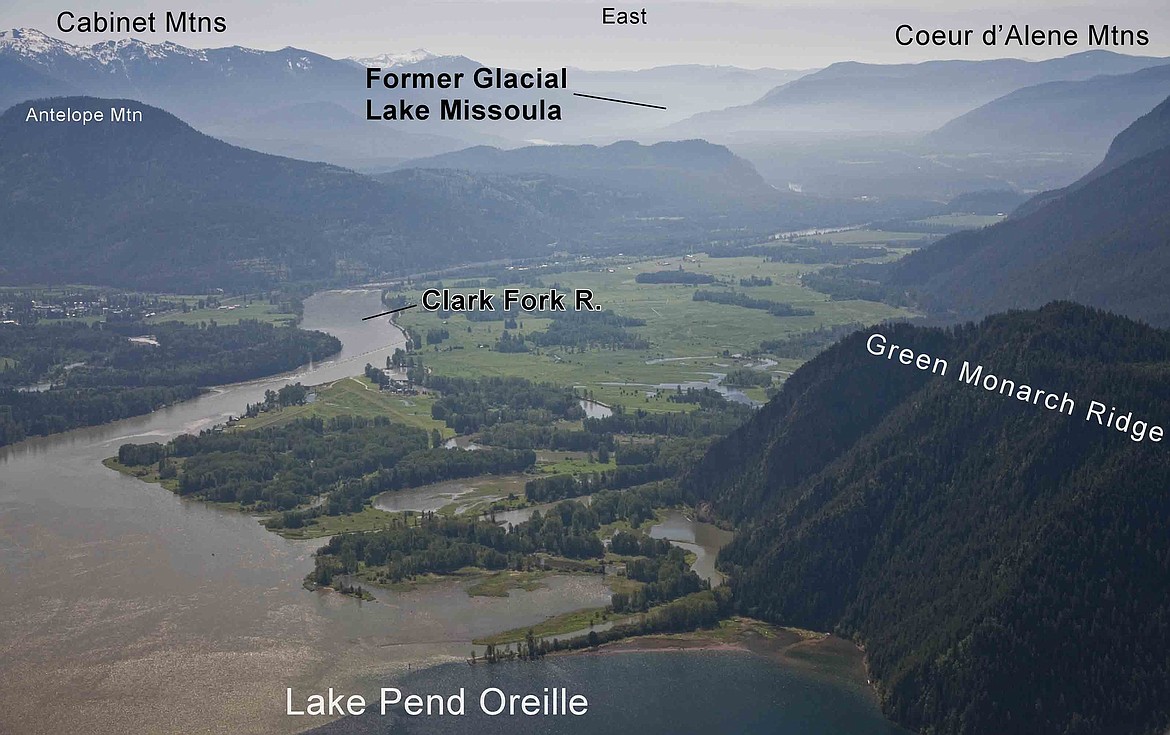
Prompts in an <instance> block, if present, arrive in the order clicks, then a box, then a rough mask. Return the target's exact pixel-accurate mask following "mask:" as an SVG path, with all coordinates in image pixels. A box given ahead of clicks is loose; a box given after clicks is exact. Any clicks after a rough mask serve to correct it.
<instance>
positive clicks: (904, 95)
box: [670, 51, 1167, 142]
mask: <svg viewBox="0 0 1170 735" xmlns="http://www.w3.org/2000/svg"><path fill="white" fill-rule="evenodd" d="M1166 63H1167V60H1166V59H1158V58H1154V57H1138V56H1123V55H1121V54H1116V53H1112V52H1109V51H1086V52H1083V53H1078V54H1073V55H1071V56H1065V57H1063V58H1058V59H1050V60H1047V61H1023V60H1021V59H994V60H989V61H927V62H923V63H919V64H889V65H886V64H862V63H858V62H841V63H837V64H833V65H831V66H829V67H827V68H825V69H822V70H821V71H818V72H814V73H812V74H809V75H807V76H804V77H801V78H800V79H797V80H795V81H792V82H789V83H787V84H784V85H782V86H779V87H777V88H775V89H773V90H772V91H770V92H768V94H766V95H764V96H763V97H761V98H760V99H759V100H757V101H756V102H753V103H752V104H750V105H745V106H740V107H734V108H730V109H726V110H721V111H717V112H707V113H701V114H699V115H697V116H695V117H692V118H690V119H688V120H685V121H683V122H681V123H678V124H677V125H674V126H672V127H671V128H670V131H671V132H672V134H674V135H676V137H677V136H687V135H699V136H702V137H704V138H708V139H712V140H715V141H720V142H721V141H724V140H728V139H730V137H732V136H733V135H734V134H736V133H747V132H753V131H757V132H758V131H794V130H797V131H799V130H803V131H816V132H833V131H866V132H906V131H929V130H933V129H935V128H937V127H939V126H940V125H943V124H944V123H946V122H947V121H949V120H951V119H953V118H955V117H957V116H959V115H962V114H964V113H967V112H969V111H971V110H973V109H975V108H977V107H979V106H980V105H983V104H986V103H988V102H990V101H992V100H994V99H995V98H997V97H1000V96H1002V95H1005V94H1007V93H1009V92H1013V91H1015V90H1017V89H1020V88H1022V87H1027V86H1031V85H1035V84H1042V83H1045V82H1053V81H1061V80H1081V79H1088V78H1090V77H1094V76H1098V75H1100V74H1125V73H1130V72H1134V71H1137V70H1139V69H1144V68H1146V67H1150V66H1156V65H1160V64H1166Z"/></svg>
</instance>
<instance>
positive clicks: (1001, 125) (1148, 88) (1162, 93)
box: [926, 65, 1170, 155]
mask: <svg viewBox="0 0 1170 735" xmlns="http://www.w3.org/2000/svg"><path fill="white" fill-rule="evenodd" d="M1167 95H1170V65H1166V66H1156V67H1151V68H1148V69H1141V70H1140V71H1136V72H1132V73H1130V74H1118V75H1106V76H1100V77H1094V78H1092V79H1087V80H1085V81H1077V82H1049V83H1047V84H1041V85H1037V86H1033V87H1024V88H1023V89H1019V90H1016V91H1015V92H1012V93H1011V94H1008V95H1005V96H1003V97H1000V98H999V99H996V100H993V101H991V102H988V103H987V104H986V105H983V106H982V107H979V108H978V109H975V110H972V111H971V112H968V113H967V114H965V115H962V116H960V117H958V118H956V119H954V120H952V121H950V122H948V123H947V124H946V125H944V126H942V127H941V128H939V129H938V130H936V131H934V132H933V133H931V134H930V135H929V136H927V139H926V140H927V142H928V143H929V144H931V145H934V146H938V147H940V148H943V149H946V150H994V151H1003V150H1011V149H1021V150H1031V151H1074V152H1088V153H1093V154H1095V155H1101V153H1102V152H1103V151H1104V150H1105V149H1106V148H1107V147H1108V146H1109V143H1110V141H1112V140H1113V137H1114V136H1116V135H1117V134H1118V133H1119V132H1121V131H1122V130H1124V129H1125V128H1126V126H1128V125H1129V124H1130V123H1132V122H1133V121H1134V120H1136V119H1137V118H1138V117H1140V116H1141V115H1142V114H1144V113H1145V112H1146V111H1148V110H1149V109H1150V108H1151V107H1153V106H1154V105H1156V104H1158V103H1159V102H1161V101H1162V100H1164V99H1165V98H1166V97H1167Z"/></svg>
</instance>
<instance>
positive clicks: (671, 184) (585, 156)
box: [400, 140, 797, 214]
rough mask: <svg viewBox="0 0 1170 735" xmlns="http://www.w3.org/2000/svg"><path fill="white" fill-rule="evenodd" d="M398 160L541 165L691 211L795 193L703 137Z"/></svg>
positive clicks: (485, 166) (471, 166) (525, 168)
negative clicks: (768, 180) (780, 188)
mask: <svg viewBox="0 0 1170 735" xmlns="http://www.w3.org/2000/svg"><path fill="white" fill-rule="evenodd" d="M400 167H401V168H428V169H433V168H438V169H445V168H451V169H463V170H467V171H473V172H477V173H494V174H531V173H542V174H548V175H550V176H556V177H558V178H561V179H564V180H566V181H579V182H584V183H588V184H593V185H603V186H605V187H606V188H608V189H612V190H615V191H622V192H627V193H630V194H637V195H640V196H643V197H645V198H646V199H647V205H651V204H661V205H664V206H670V205H673V206H676V207H686V208H687V209H689V210H691V211H693V210H696V209H698V210H711V209H719V208H725V207H734V208H736V209H742V208H744V207H747V206H752V205H755V204H761V203H779V202H781V201H785V200H787V201H793V200H795V199H797V197H795V196H793V195H790V194H788V193H787V192H785V193H780V192H778V191H776V190H775V189H774V188H773V187H771V186H770V185H768V184H767V183H766V182H765V181H764V179H763V178H762V177H761V176H760V175H759V173H757V172H756V170H755V169H754V168H753V167H752V165H751V164H750V163H748V162H747V161H745V160H743V159H742V158H740V157H738V156H736V155H735V154H733V153H732V152H731V151H729V150H727V149H726V148H724V147H723V146H718V145H712V144H711V143H708V142H706V141H702V140H686V141H678V142H669V143H656V144H654V145H648V146H647V145H640V144H638V143H635V142H633V141H622V142H619V143H613V144H611V145H607V146H601V147H598V146H593V145H581V146H528V147H525V148H517V149H512V150H501V149H498V148H491V147H487V146H480V147H476V148H468V149H466V150H462V151H457V152H455V153H447V154H443V155H439V156H434V157H432V158H423V159H416V160H412V161H408V162H406V163H403V164H401V166H400ZM677 213H678V214H684V213H685V212H683V211H681V210H680V211H678V212H677Z"/></svg>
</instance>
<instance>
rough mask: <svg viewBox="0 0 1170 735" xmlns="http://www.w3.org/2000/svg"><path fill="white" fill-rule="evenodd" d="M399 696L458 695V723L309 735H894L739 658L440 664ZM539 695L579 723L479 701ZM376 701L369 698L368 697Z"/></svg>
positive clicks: (780, 673) (807, 686) (404, 719)
mask: <svg viewBox="0 0 1170 735" xmlns="http://www.w3.org/2000/svg"><path fill="white" fill-rule="evenodd" d="M386 686H397V687H398V688H400V689H402V691H403V692H405V693H421V694H427V693H443V694H450V693H453V692H456V691H458V690H459V688H460V687H465V688H466V697H465V701H466V710H465V714H464V716H462V717H459V716H443V717H436V716H432V717H426V716H417V717H411V716H407V715H405V714H403V713H402V710H401V709H400V708H395V709H392V710H390V711H389V712H388V713H387V715H386V716H385V717H383V716H381V715H380V714H379V712H378V707H377V706H376V705H375V706H374V707H373V708H372V710H371V711H370V712H369V713H367V714H366V715H363V716H360V717H347V718H343V719H341V720H338V721H336V722H333V723H331V724H328V725H325V726H323V727H320V728H318V729H316V730H314V731H313V732H314V733H315V734H316V735H374V734H375V733H443V734H444V735H462V734H463V733H467V734H468V735H472V734H473V733H474V734H476V735H479V734H481V733H508V734H509V735H529V734H531V735H538V734H543V733H562V734H564V735H575V734H577V733H580V734H581V735H596V734H598V733H639V734H640V735H690V734H693V735H723V733H736V734H737V735H757V734H758V735H897V734H899V733H901V734H903V735H904V734H905V731H904V730H901V729H899V728H898V727H896V726H894V725H892V724H890V723H888V722H886V721H885V720H883V719H882V717H881V715H880V714H879V713H878V712H877V706H876V704H875V703H874V701H873V697H872V695H871V694H869V693H868V692H866V691H865V690H864V688H862V687H857V686H851V685H848V684H844V683H842V682H840V681H835V680H833V679H831V678H820V677H816V676H812V675H810V674H808V673H806V672H803V671H799V670H795V669H793V668H791V667H785V666H782V665H779V664H777V663H774V662H772V661H771V660H769V659H767V658H765V657H762V656H756V655H753V654H750V653H744V652H739V651H657V652H640V653H616V654H574V655H568V656H554V657H550V658H546V659H544V660H543V661H539V662H534V663H522V662H514V663H505V664H496V665H490V666H489V665H485V664H479V665H476V666H468V665H467V664H449V665H444V666H439V667H436V668H432V669H428V670H425V671H421V672H418V673H417V674H411V675H409V676H406V677H403V678H402V679H401V680H399V681H396V682H393V683H387V684H386ZM490 687H495V688H497V689H500V690H502V691H504V692H506V693H509V694H511V693H517V694H526V693H535V694H541V693H542V690H543V688H544V687H565V688H567V689H568V691H569V693H570V694H583V695H584V696H585V697H586V698H587V699H588V700H589V710H588V712H587V713H586V714H585V715H582V716H580V717H573V716H566V717H545V716H535V717H524V716H507V715H498V716H494V717H490V716H487V715H484V714H482V713H481V712H480V711H479V704H478V702H479V695H480V693H481V692H482V691H483V690H485V689H488V688H490ZM375 701H376V697H375Z"/></svg>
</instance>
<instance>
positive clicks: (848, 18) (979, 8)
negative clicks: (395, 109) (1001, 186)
mask: <svg viewBox="0 0 1170 735" xmlns="http://www.w3.org/2000/svg"><path fill="white" fill-rule="evenodd" d="M605 5H613V6H615V7H618V8H619V9H641V8H643V7H645V8H646V10H647V20H648V25H646V26H643V27H614V26H603V25H602V24H601V9H602V7H603V6H605ZM942 5H949V6H951V7H952V8H959V9H951V10H939V9H938V7H939V6H942ZM94 9H96V10H98V12H100V13H102V14H108V13H109V11H111V10H112V11H114V12H116V13H118V14H125V15H136V14H145V13H148V12H150V11H154V12H155V13H156V14H158V15H159V16H161V15H162V14H163V13H164V12H165V11H166V10H168V9H185V10H190V11H193V12H195V13H198V14H204V15H212V16H216V15H222V16H224V17H225V18H226V19H227V24H228V31H227V32H226V33H222V34H204V35H198V34H194V35H171V36H164V35H163V34H157V35H155V36H150V35H149V34H138V35H140V36H141V37H143V38H145V39H148V40H156V41H159V40H167V39H169V40H173V41H175V42H176V43H181V44H184V45H187V46H200V47H202V46H230V45H236V44H238V45H242V46H252V47H255V48H263V49H276V48H281V47H284V46H297V47H300V48H305V49H309V50H311V51H316V52H318V53H323V54H326V55H328V56H335V57H341V56H370V55H375V54H379V53H383V52H388V51H407V50H410V49H414V48H419V47H422V48H426V49H428V50H430V51H433V52H436V53H445V54H464V55H466V56H470V57H472V58H475V59H477V60H479V61H482V62H484V63H486V64H491V65H500V66H511V67H535V66H545V67H555V66H577V67H582V68H593V69H612V68H638V67H648V66H658V65H662V64H674V63H703V64H733V65H737V66H748V67H758V66H773V67H780V68H808V67H814V66H824V65H826V64H829V63H832V62H834V61H842V60H849V59H851V60H858V61H872V62H911V61H925V60H928V59H938V58H994V57H1004V56H1014V57H1022V58H1047V57H1051V56H1063V55H1066V54H1068V53H1073V52H1076V51H1085V50H1088V48H1089V47H1088V46H1087V45H1086V44H1087V40H1086V39H1085V38H1084V36H1085V33H1086V28H1087V25H1088V24H1089V23H1096V24H1101V23H1110V24H1115V25H1118V26H1121V27H1126V28H1133V29H1138V28H1144V29H1146V30H1147V31H1148V32H1149V36H1150V43H1149V45H1148V46H1145V47H1138V48H1133V47H1131V48H1121V49H1115V50H1118V51H1121V52H1123V53H1132V54H1143V55H1156V56H1168V55H1170V12H1167V0H1116V1H1114V2H1108V3H1106V2H1098V3H1096V4H1080V5H1070V4H1068V2H1067V0H1050V1H1044V0H1039V1H1038V0H982V1H981V2H980V3H978V4H973V3H966V4H963V5H961V6H960V5H956V4H954V3H951V2H947V0H900V1H898V2H889V1H874V0H827V1H826V0H822V1H821V2H816V3H815V4H814V3H811V2H806V3H803V4H792V3H787V2H768V1H767V0H744V1H743V2H737V3H712V2H706V1H703V0H668V1H665V2H653V3H647V4H630V5H623V4H621V3H618V2H616V1H615V0H601V1H600V2H591V1H588V0H584V1H583V0H545V1H544V2H534V1H531V0H488V1H484V2H466V1H465V0H414V1H411V0H334V1H333V2H308V1H305V0H300V1H297V0H288V1H285V2H274V1H273V0H205V1H204V2H198V1H195V2H184V3H174V4H161V3H160V4H151V3H148V2H125V1H123V0H106V2H103V3H101V4H100V5H97V4H95V5H93V6H90V7H89V8H88V12H92V11H93V10H94ZM62 10H72V11H74V12H75V13H78V14H83V13H85V12H87V7H86V6H84V5H81V4H69V5H50V4H47V3H45V2H43V0H36V1H35V2H32V3H30V2H28V0H0V19H2V20H0V23H3V25H4V26H6V27H16V26H26V27H33V28H38V29H40V30H42V31H44V32H46V33H48V34H49V35H52V36H56V37H58V38H63V39H65V40H67V41H69V42H71V43H94V42H96V41H99V40H104V39H105V38H109V37H112V36H108V35H107V36H93V35H92V34H80V33H68V34H66V33H61V32H60V31H58V30H57V28H56V18H57V14H58V13H59V12H60V11H62ZM901 23H907V24H910V25H912V26H914V27H915V28H927V29H933V28H971V29H974V30H976V34H975V35H976V36H978V34H979V33H980V32H981V31H982V30H983V29H985V28H987V27H988V26H989V25H991V24H993V23H1003V24H1005V25H1006V24H1009V23H1031V24H1032V25H1033V26H1034V27H1042V28H1060V29H1065V28H1072V29H1075V30H1077V31H1078V32H1079V33H1080V34H1081V37H1082V40H1081V43H1080V45H1078V46H1077V47H1076V48H1068V47H1043V48H1018V47H1015V48H1010V49H1009V48H1003V47H999V48H986V47H984V46H982V45H976V46H972V47H969V48H933V47H927V48H920V47H902V46H899V45H898V44H897V43H896V42H895V40H894V29H895V28H896V27H897V26H898V25H899V24H901Z"/></svg>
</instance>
